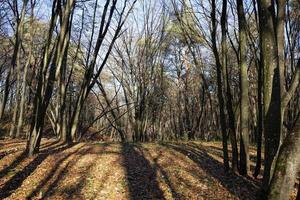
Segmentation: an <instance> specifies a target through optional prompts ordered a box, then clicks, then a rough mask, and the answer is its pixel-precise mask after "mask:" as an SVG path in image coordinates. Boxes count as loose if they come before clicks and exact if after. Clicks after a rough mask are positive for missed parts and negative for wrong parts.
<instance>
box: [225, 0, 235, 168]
mask: <svg viewBox="0 0 300 200" xmlns="http://www.w3.org/2000/svg"><path fill="white" fill-rule="evenodd" d="M221 29H222V42H221V45H222V73H223V78H224V89H225V94H226V95H225V101H226V108H227V112H228V123H229V124H228V128H229V129H228V135H229V138H230V142H231V148H232V170H233V171H234V172H237V170H238V148H237V139H236V129H235V117H234V112H233V105H232V94H231V89H230V84H229V78H228V66H227V41H226V29H227V1H223V7H222V16H221Z"/></svg>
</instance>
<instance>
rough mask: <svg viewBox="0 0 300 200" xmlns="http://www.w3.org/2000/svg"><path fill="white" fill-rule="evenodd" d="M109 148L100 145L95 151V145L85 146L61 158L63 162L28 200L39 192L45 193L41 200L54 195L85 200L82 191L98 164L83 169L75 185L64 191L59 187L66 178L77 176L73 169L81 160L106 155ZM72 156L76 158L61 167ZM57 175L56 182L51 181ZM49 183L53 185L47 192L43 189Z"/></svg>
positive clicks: (54, 168)
mask: <svg viewBox="0 0 300 200" xmlns="http://www.w3.org/2000/svg"><path fill="white" fill-rule="evenodd" d="M108 146H109V145H108V144H106V143H105V144H102V145H100V148H98V149H97V150H95V149H94V146H93V145H92V146H86V145H84V146H83V147H80V148H79V149H77V150H76V151H74V152H72V153H70V154H67V155H65V156H64V157H63V158H61V160H59V162H57V163H56V164H55V165H54V167H53V168H52V169H51V172H50V173H49V174H48V176H46V177H45V178H44V179H43V180H42V182H41V183H40V185H39V186H38V187H37V188H36V189H35V191H33V192H32V193H31V195H29V196H28V197H27V199H32V197H34V196H36V195H38V194H39V192H42V193H43V194H42V197H41V199H51V198H53V196H52V195H54V196H55V195H58V196H62V197H63V198H64V199H85V197H84V196H83V192H82V190H83V188H84V187H85V186H86V184H87V178H88V173H89V171H90V170H91V169H92V168H93V167H94V166H95V164H96V162H92V163H89V164H88V165H86V166H85V168H84V169H81V170H83V171H82V172H81V173H80V177H79V178H78V180H77V181H76V182H75V184H68V185H67V186H65V187H64V188H63V189H59V186H60V184H61V183H62V182H63V181H64V180H65V179H66V178H70V177H72V176H73V177H74V176H76V175H75V174H73V171H72V167H74V166H75V165H76V164H77V163H78V161H79V160H80V159H81V158H83V157H84V156H90V155H93V154H96V155H101V154H106V153H107V151H106V150H105V149H106V147H108ZM95 151H97V152H95ZM108 153H109V152H108ZM72 155H74V157H73V158H72V159H71V160H68V161H67V163H66V164H65V165H64V166H63V167H61V166H60V164H61V163H63V162H64V161H66V160H67V159H68V158H69V157H71V156H72ZM60 167H61V168H60ZM59 168H60V170H59ZM55 173H57V175H56V176H55V178H54V180H50V179H52V178H53V175H55ZM77 173H78V172H77ZM49 181H51V183H50V184H49V185H48V186H47V188H46V189H45V190H42V188H43V187H44V186H45V185H46V184H47V183H48V182H49ZM104 181H105V180H103V182H104ZM95 195H96V194H94V196H95ZM91 199H94V198H91Z"/></svg>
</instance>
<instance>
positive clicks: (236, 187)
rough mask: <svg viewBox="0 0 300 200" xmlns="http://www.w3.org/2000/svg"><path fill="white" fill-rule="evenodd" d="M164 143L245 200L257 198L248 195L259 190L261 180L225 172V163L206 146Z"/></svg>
mask: <svg viewBox="0 0 300 200" xmlns="http://www.w3.org/2000/svg"><path fill="white" fill-rule="evenodd" d="M162 145H163V146H165V147H167V148H170V149H173V150H175V151H177V152H179V153H181V154H183V155H185V156H187V157H188V158H189V159H191V160H193V161H194V162H195V163H197V164H198V166H199V167H200V168H201V169H203V170H204V171H205V172H207V173H208V174H209V175H211V176H212V177H213V178H215V179H216V180H218V181H219V182H220V183H221V184H222V186H224V187H225V188H226V189H227V190H228V191H229V192H230V193H232V194H233V195H235V196H236V197H238V198H240V199H243V200H246V199H254V198H255V197H254V196H248V194H249V193H250V194H256V193H257V192H258V190H259V182H257V181H254V180H253V179H251V178H247V177H242V176H239V175H237V174H235V173H232V172H229V173H225V172H224V170H223V168H224V167H223V164H222V163H221V162H219V161H217V160H216V159H214V158H213V157H211V156H210V155H209V154H208V153H207V150H206V149H205V148H204V147H201V146H200V145H195V144H180V145H177V144H162ZM246 191H248V192H246Z"/></svg>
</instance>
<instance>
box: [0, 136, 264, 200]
mask: <svg viewBox="0 0 300 200" xmlns="http://www.w3.org/2000/svg"><path fill="white" fill-rule="evenodd" d="M24 148H25V142H24V141H20V140H1V141H0V159H1V160H0V199H3V198H7V199H18V200H19V199H55V200H59V199H66V200H67V199H68V200H69V199H117V200H121V199H132V200H136V199H137V200H139V199H209V200H213V199H216V200H217V199H218V200H219V199H222V200H224V199H242V200H246V199H255V196H256V194H257V192H258V190H259V186H260V180H255V179H253V178H251V177H248V178H245V177H242V176H239V175H236V174H234V173H229V174H226V173H224V171H223V165H222V148H221V143H213V142H188V143H187V142H180V143H175V142H170V143H145V144H132V143H127V144H120V143H78V144H75V145H73V146H71V147H70V146H69V147H66V146H63V145H61V144H59V143H57V142H55V141H54V140H46V139H45V140H42V147H41V152H40V153H39V154H38V155H35V156H33V157H31V158H26V156H25V155H24V153H23V150H24ZM254 155H255V151H254V149H253V150H251V158H252V163H251V165H252V167H253V165H254V162H253V161H254V160H253V159H254Z"/></svg>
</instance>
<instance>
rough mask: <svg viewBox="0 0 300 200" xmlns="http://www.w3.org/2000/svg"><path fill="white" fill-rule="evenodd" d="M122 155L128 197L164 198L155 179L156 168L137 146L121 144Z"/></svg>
mask: <svg viewBox="0 0 300 200" xmlns="http://www.w3.org/2000/svg"><path fill="white" fill-rule="evenodd" d="M122 155H123V159H124V160H123V163H122V164H123V167H124V168H125V170H126V178H127V181H128V187H129V195H130V199H132V200H136V199H165V198H164V196H163V192H162V190H161V189H160V188H159V185H158V182H157V180H156V173H157V168H156V167H152V166H151V164H150V162H149V161H148V160H147V159H146V158H145V157H144V156H143V153H142V151H141V150H140V149H139V148H138V146H137V145H134V144H131V143H124V144H122Z"/></svg>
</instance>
